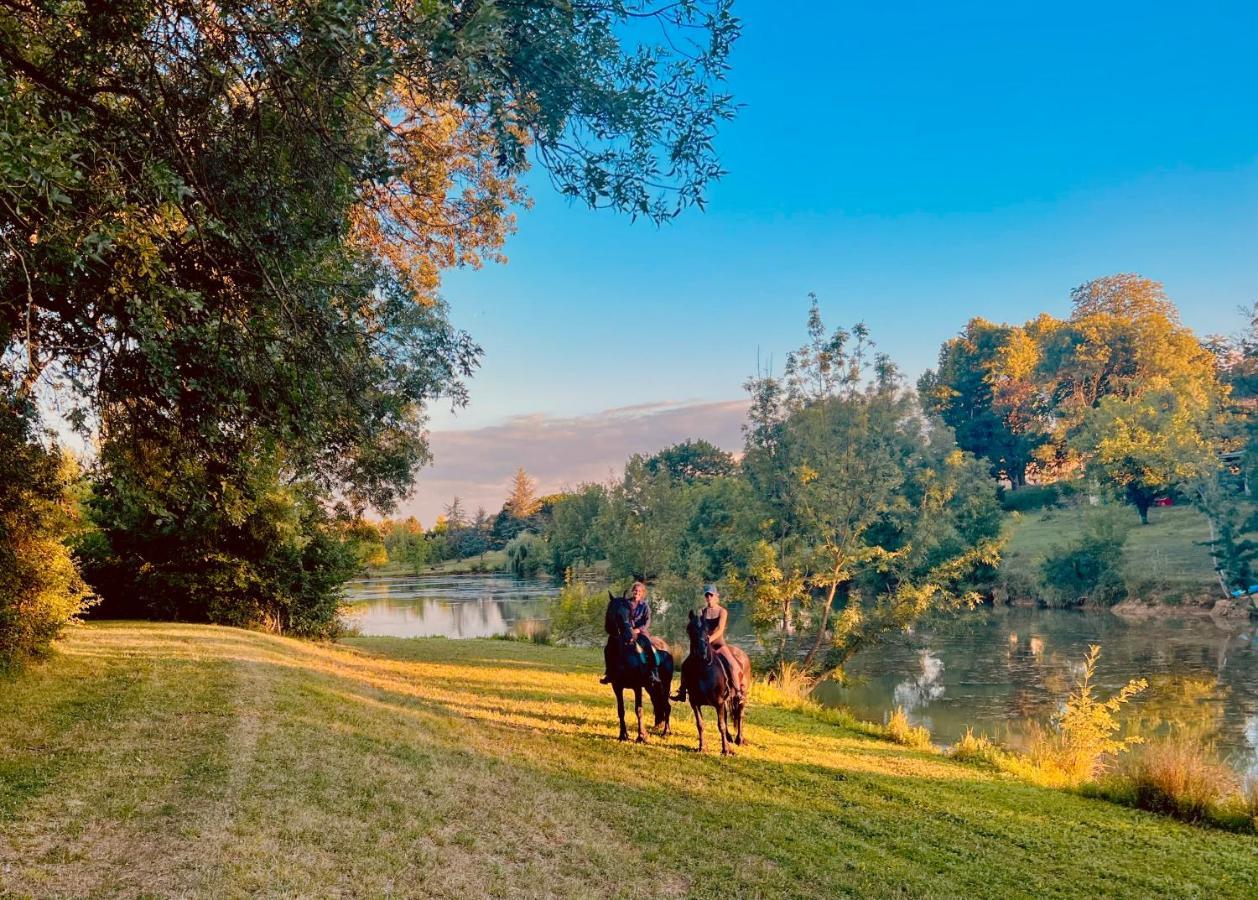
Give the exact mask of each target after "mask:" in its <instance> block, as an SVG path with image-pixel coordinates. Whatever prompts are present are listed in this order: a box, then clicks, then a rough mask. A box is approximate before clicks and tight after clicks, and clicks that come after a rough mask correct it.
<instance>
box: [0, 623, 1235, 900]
mask: <svg viewBox="0 0 1258 900" xmlns="http://www.w3.org/2000/svg"><path fill="white" fill-rule="evenodd" d="M600 671H601V659H600V655H599V653H598V651H597V650H589V649H564V648H556V647H545V646H538V645H533V644H525V643H512V642H502V641H469V642H458V641H442V640H394V639H374V638H356V639H353V640H350V641H348V642H346V644H345V645H327V644H314V643H305V642H299V641H292V640H287V639H284V638H279V637H274V636H267V635H260V634H252V633H248V632H241V631H234V630H231V629H222V628H206V627H200V626H183V625H146V624H105V625H93V626H90V627H88V628H84V629H80V630H77V631H76V632H75V633H74V634H73V636H72V637H71V639H70V641H69V643H68V644H67V645H66V646H65V647H64V648H63V650H62V652H61V654H60V655H59V656H58V657H57V658H55V659H54V660H53V661H51V662H50V663H47V664H45V665H43V666H40V667H37V668H35V669H33V670H32V671H31V672H30V673H28V675H25V676H23V678H22V679H21V680H20V681H17V682H12V683H9V684H6V685H4V686H3V693H0V751H2V752H0V766H2V768H0V771H3V772H4V774H5V776H6V783H5V784H4V785H3V791H4V793H3V794H0V796H2V797H3V798H4V799H3V801H2V802H3V804H4V805H3V807H0V810H3V812H0V815H2V816H3V818H2V819H0V825H3V828H0V831H3V833H4V839H3V840H0V871H4V872H5V873H6V877H7V878H8V880H9V881H8V884H6V887H9V888H10V889H11V890H14V891H16V892H17V893H18V894H19V895H22V894H23V893H27V894H34V895H46V894H58V893H60V894H100V895H110V894H126V895H135V894H141V893H145V892H149V893H156V894H159V895H185V896H186V895H192V896H207V897H220V896H246V895H258V894H262V895H287V896H295V895H310V894H319V895H344V894H352V895H357V896H379V895H385V894H395V895H423V896H447V897H460V898H465V897H469V896H476V897H480V896H553V895H564V896H635V897H636V896H683V895H685V896H700V897H705V896H753V895H760V896H835V895H844V894H847V895H859V896H885V895H891V894H900V895H909V896H923V895H938V894H946V895H959V894H965V895H972V896H1009V895H1015V894H1027V893H1039V894H1054V893H1056V894H1076V893H1091V894H1101V895H1106V894H1108V895H1114V894H1127V895H1155V894H1157V895H1166V894H1192V893H1198V894H1204V893H1211V894H1213V895H1215V896H1226V895H1229V894H1230V895H1235V896H1244V895H1247V894H1251V893H1252V892H1253V891H1254V890H1258V883H1255V874H1254V872H1253V866H1252V858H1253V856H1252V854H1253V843H1252V839H1251V838H1245V837H1242V836H1239V835H1232V834H1225V833H1220V832H1208V831H1203V830H1201V829H1193V828H1188V827H1186V826H1183V825H1180V824H1177V823H1175V822H1172V821H1170V820H1166V819H1163V818H1159V817H1156V816H1152V815H1149V814H1146V813H1141V812H1137V811H1135V810H1130V809H1125V808H1123V807H1119V806H1115V805H1112V804H1107V803H1103V802H1101V801H1095V800H1088V799H1085V798H1081V797H1078V796H1073V795H1071V794H1067V793H1063V792H1058V791H1046V790H1042V789H1040V788H1037V787H1034V786H1031V785H1027V784H1023V783H1020V782H1018V781H1015V780H1012V779H1010V778H1008V777H1007V776H1004V775H1002V774H1000V773H998V772H993V771H990V770H988V769H985V768H982V767H978V766H973V765H963V764H961V763H959V762H955V761H953V760H950V759H948V758H946V757H945V756H943V755H940V754H938V753H930V752H921V751H918V750H910V749H906V748H903V747H900V746H897V745H895V744H893V743H891V742H890V741H888V740H887V739H886V735H885V730H884V729H883V727H882V726H873V725H862V724H860V723H857V722H855V721H853V720H852V719H851V718H850V716H847V715H846V714H845V713H842V712H840V711H836V710H826V709H822V708H820V707H818V706H816V705H815V704H812V703H811V702H810V701H807V700H800V699H799V698H793V697H790V696H788V695H786V694H785V693H783V692H782V691H780V690H776V689H774V688H772V687H770V686H765V685H757V686H756V687H755V689H754V690H753V694H752V700H751V708H750V709H751V712H750V717H749V724H748V728H747V736H748V739H749V744H748V745H747V746H746V747H745V748H742V750H741V752H740V754H739V755H738V756H736V757H734V758H731V759H722V758H721V757H719V756H718V755H716V754H715V753H713V752H709V753H706V754H702V755H700V754H698V753H695V752H694V747H695V745H696V743H697V741H696V733H695V730H694V724H693V721H692V719H691V717H690V710H689V707H688V706H687V707H678V708H675V710H674V728H675V734H674V736H673V737H671V738H669V739H667V740H665V739H660V738H658V737H655V736H653V737H652V740H651V742H650V743H649V744H647V745H646V746H635V745H622V744H619V743H618V742H617V741H616V740H615V736H616V721H615V708H614V703H613V697H612V692H611V690H610V689H609V688H607V687H605V686H602V685H599V684H598V683H597V677H598V674H599V672H600ZM58 710H59V711H58ZM648 710H649V707H648ZM707 714H708V716H709V717H710V716H711V711H710V710H709V711H708V712H707ZM709 727H711V720H710V718H709ZM4 867H7V868H4Z"/></svg>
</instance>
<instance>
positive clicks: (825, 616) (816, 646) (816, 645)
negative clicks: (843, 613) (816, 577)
mask: <svg viewBox="0 0 1258 900" xmlns="http://www.w3.org/2000/svg"><path fill="white" fill-rule="evenodd" d="M848 583H849V582H846V581H845V582H843V584H844V585H845V586H846V585H847V584H848ZM838 589H839V582H838V581H837V580H836V581H835V582H834V583H833V584H831V585H830V590H829V592H828V593H827V594H826V605H825V607H824V608H823V609H822V611H821V625H820V627H819V628H818V629H817V636H816V638H814V639H813V642H812V647H811V648H810V649H809V651H808V655H807V656H805V657H804V669H805V671H807V670H808V669H810V668H811V667H812V663H813V660H814V659H816V657H817V651H819V650H820V649H821V644H822V642H823V641H824V640H825V637H826V627H827V626H828V625H829V624H830V612H831V610H833V609H834V595H835V593H836V592H837V591H838Z"/></svg>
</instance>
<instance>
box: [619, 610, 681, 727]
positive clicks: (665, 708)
mask: <svg viewBox="0 0 1258 900" xmlns="http://www.w3.org/2000/svg"><path fill="white" fill-rule="evenodd" d="M607 596H608V598H609V601H608V604H607V615H606V623H607V633H608V638H607V647H608V651H609V653H608V667H607V671H608V674H609V675H610V676H611V685H612V690H614V691H615V692H616V714H617V715H618V716H619V717H620V740H622V741H627V740H629V729H628V728H626V727H625V694H624V692H625V689H626V688H628V689H630V690H632V691H633V705H634V711H635V712H636V713H637V715H638V738H637V742H638V743H639V744H644V743H646V730H645V729H644V728H643V727H642V692H643V691H644V690H645V691H646V692H647V695H648V696H649V697H650V698H651V708H652V709H653V710H654V712H655V727H656V728H660V727H661V726H662V730H661V732H660V736H661V737H668V735H669V731H670V730H671V729H670V723H671V720H672V712H673V705H672V704H671V703H670V702H669V701H668V695H669V693H671V691H672V686H673V655H672V654H671V653H669V652H668V648H667V646H664V642H663V641H658V640H657V641H654V642H653V643H654V646H655V657H656V659H657V660H658V661H659V676H660V678H659V681H657V682H654V683H653V682H652V680H651V667H650V665H649V663H648V661H647V658H646V653H645V652H644V651H643V649H642V648H641V647H640V646H638V639H637V637H635V636H634V633H633V625H632V624H631V622H630V618H629V598H628V597H616V596H614V595H613V594H612V593H611V592H610V591H609V592H608V594H607Z"/></svg>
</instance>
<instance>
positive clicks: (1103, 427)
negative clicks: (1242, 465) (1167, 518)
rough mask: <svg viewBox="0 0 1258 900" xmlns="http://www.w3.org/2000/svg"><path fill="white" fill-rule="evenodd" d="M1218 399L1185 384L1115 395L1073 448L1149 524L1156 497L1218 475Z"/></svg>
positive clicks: (1091, 414)
mask: <svg viewBox="0 0 1258 900" xmlns="http://www.w3.org/2000/svg"><path fill="white" fill-rule="evenodd" d="M1220 416H1221V410H1220V408H1219V405H1218V402H1217V397H1216V396H1214V395H1212V394H1211V393H1210V392H1205V391H1201V390H1198V389H1196V386H1194V385H1192V384H1185V383H1183V382H1180V383H1175V382H1162V383H1161V384H1155V385H1152V386H1150V387H1149V388H1148V389H1146V390H1145V391H1144V392H1143V393H1141V394H1139V395H1138V396H1133V397H1120V396H1115V395H1111V396H1108V397H1103V398H1102V399H1101V402H1100V403H1099V404H1098V405H1097V406H1096V407H1095V408H1094V409H1091V410H1089V411H1088V412H1087V414H1086V415H1085V417H1084V420H1083V423H1082V425H1081V426H1080V428H1079V430H1078V432H1077V433H1076V435H1075V436H1074V438H1073V441H1072V445H1071V446H1072V448H1073V449H1075V450H1076V451H1078V452H1079V453H1080V454H1081V455H1082V456H1083V458H1084V459H1086V460H1087V466H1088V471H1089V473H1091V474H1092V476H1093V477H1095V478H1096V479H1097V481H1098V482H1100V483H1101V484H1102V485H1105V486H1107V487H1110V488H1112V489H1114V490H1115V491H1116V492H1117V493H1118V494H1119V495H1121V496H1123V497H1125V498H1126V499H1127V500H1129V501H1130V502H1131V503H1132V504H1133V505H1134V506H1135V507H1136V510H1137V512H1138V513H1139V514H1140V521H1141V522H1142V523H1143V524H1146V525H1147V524H1148V523H1149V508H1150V507H1151V506H1152V505H1153V501H1154V499H1155V498H1156V497H1157V495H1158V494H1161V493H1166V492H1168V491H1171V490H1173V489H1175V488H1177V487H1180V486H1182V485H1185V484H1189V483H1192V482H1194V481H1198V480H1202V479H1205V478H1208V477H1210V476H1212V475H1214V474H1215V473H1216V472H1217V471H1218V469H1219V458H1218V455H1217V453H1216V443H1215V438H1216V436H1217V434H1218V431H1219V422H1220Z"/></svg>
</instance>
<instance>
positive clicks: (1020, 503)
mask: <svg viewBox="0 0 1258 900" xmlns="http://www.w3.org/2000/svg"><path fill="white" fill-rule="evenodd" d="M1060 500H1061V493H1060V491H1059V490H1058V487H1057V485H1055V484H1028V485H1026V486H1025V487H1021V488H1019V489H1018V490H1016V491H1007V490H1003V491H1001V492H1000V507H1001V509H1003V510H1005V512H1022V513H1026V512H1033V511H1034V510H1037V509H1048V508H1049V507H1050V506H1056V505H1057V504H1058V503H1059V502H1060Z"/></svg>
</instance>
